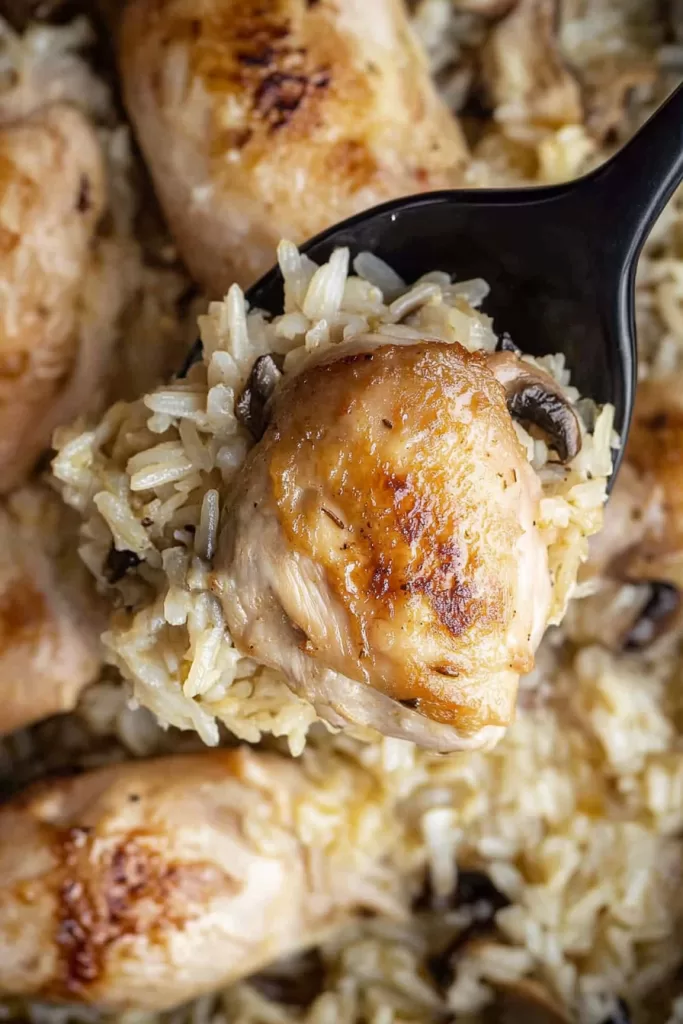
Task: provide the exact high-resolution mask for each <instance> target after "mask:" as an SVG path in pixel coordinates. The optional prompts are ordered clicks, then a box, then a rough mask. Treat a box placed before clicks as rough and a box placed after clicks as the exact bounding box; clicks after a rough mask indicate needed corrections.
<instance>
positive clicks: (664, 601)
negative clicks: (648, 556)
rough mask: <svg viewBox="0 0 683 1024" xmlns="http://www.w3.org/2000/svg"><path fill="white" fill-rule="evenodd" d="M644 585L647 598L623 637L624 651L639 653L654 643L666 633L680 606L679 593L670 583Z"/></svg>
mask: <svg viewBox="0 0 683 1024" xmlns="http://www.w3.org/2000/svg"><path fill="white" fill-rule="evenodd" d="M644 585H645V586H646V587H647V588H648V590H649V597H648V598H647V600H646V602H645V604H644V605H643V607H642V608H641V610H640V614H639V615H638V617H637V619H636V620H635V622H634V623H633V624H632V626H631V628H630V629H629V630H628V632H627V633H626V635H625V636H624V639H623V649H624V650H625V651H641V650H643V648H645V647H649V646H650V644H652V643H654V641H655V640H657V639H658V638H659V637H660V636H662V635H663V633H665V632H666V629H667V627H668V626H669V624H670V623H671V620H672V618H673V617H674V615H675V614H676V612H677V611H678V609H679V608H680V605H681V595H680V591H679V590H678V587H675V586H674V585H673V584H672V583H665V582H664V581H662V580H652V581H650V582H648V583H647V584H644Z"/></svg>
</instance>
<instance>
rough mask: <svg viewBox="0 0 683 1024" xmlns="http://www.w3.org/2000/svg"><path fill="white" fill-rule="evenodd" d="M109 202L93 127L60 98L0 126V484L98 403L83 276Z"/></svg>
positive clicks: (13, 481)
mask: <svg viewBox="0 0 683 1024" xmlns="http://www.w3.org/2000/svg"><path fill="white" fill-rule="evenodd" d="M105 202H106V182H105V171H104V165H103V160H102V154H101V150H100V146H99V143H98V140H97V136H96V134H95V131H94V130H93V128H92V127H91V126H90V124H89V123H88V121H86V119H85V118H84V117H83V116H82V115H81V114H79V113H78V112H77V111H76V110H73V109H71V108H70V107H68V106H66V105H61V104H60V105H55V106H53V107H51V108H47V109H45V110H43V111H40V112H38V113H36V114H34V115H33V116H32V117H30V118H27V119H25V120H24V121H20V122H11V123H9V124H7V125H5V126H3V127H1V128H0V491H2V492H6V491H8V490H10V489H11V488H12V487H14V486H16V485H17V483H19V482H21V480H22V478H23V477H24V476H25V475H26V474H27V473H28V471H29V470H30V469H31V468H32V466H33V463H34V461H35V459H36V458H37V456H38V455H39V454H40V452H41V451H42V450H43V449H44V448H46V447H49V443H50V438H51V435H52V431H53V430H54V428H55V427H56V426H57V425H58V424H60V423H63V422H65V421H67V420H69V419H70V418H72V417H74V416H75V415H76V414H77V413H79V412H81V411H82V410H83V409H84V408H86V407H87V406H88V403H89V402H92V397H93V392H94V391H95V389H96V386H97V383H98V378H99V377H100V376H101V373H102V368H103V367H105V366H106V362H107V358H108V353H109V343H108V340H107V333H106V331H103V333H102V334H101V335H100V334H98V336H97V337H94V338H92V339H90V341H91V344H89V345H88V344H86V343H85V341H84V337H83V335H82V333H81V331H80V317H81V315H82V311H83V307H84V304H85V302H86V298H85V294H84V293H85V290H86V289H85V285H84V279H85V277H86V271H87V269H88V267H89V265H90V262H91V260H92V259H93V255H92V251H91V250H92V245H93V242H94V237H95V233H96V229H97V224H98V221H99V219H100V216H101V215H102V212H103V210H104V207H105Z"/></svg>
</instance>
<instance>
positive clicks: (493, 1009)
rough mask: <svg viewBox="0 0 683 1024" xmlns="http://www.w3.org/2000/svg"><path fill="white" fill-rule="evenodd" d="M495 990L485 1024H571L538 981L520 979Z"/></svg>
mask: <svg viewBox="0 0 683 1024" xmlns="http://www.w3.org/2000/svg"><path fill="white" fill-rule="evenodd" d="M495 987H496V997H495V999H494V1001H493V1003H492V1004H491V1005H490V1006H489V1007H488V1008H487V1009H486V1010H485V1012H484V1021H485V1022H486V1024H522V1022H523V1024H570V1019H571V1018H570V1017H569V1014H568V1013H567V1011H566V1010H565V1009H564V1007H563V1006H561V1005H560V1003H558V1001H557V1000H556V999H555V998H554V996H552V995H551V994H550V993H549V992H548V990H547V989H546V988H545V986H544V985H542V984H541V983H540V982H539V981H534V980H532V979H531V978H520V979H519V980H518V981H513V982H508V983H507V984H506V983H503V982H497V983H496V986H495Z"/></svg>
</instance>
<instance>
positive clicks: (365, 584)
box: [212, 335, 578, 751]
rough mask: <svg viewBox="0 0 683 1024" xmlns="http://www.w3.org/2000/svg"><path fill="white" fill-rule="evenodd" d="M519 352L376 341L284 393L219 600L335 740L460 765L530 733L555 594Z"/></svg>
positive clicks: (234, 515) (221, 563)
mask: <svg viewBox="0 0 683 1024" xmlns="http://www.w3.org/2000/svg"><path fill="white" fill-rule="evenodd" d="M508 355H509V354H508V353H502V354H500V353H499V354H497V355H495V356H491V357H489V360H490V362H489V363H487V359H486V358H485V357H483V356H482V355H481V353H474V354H472V353H468V352H467V351H466V350H465V349H464V348H462V347H461V346H459V345H457V344H451V345H448V344H440V343H438V342H430V341H428V340H426V341H423V342H421V343H414V344H411V345H391V344H387V343H386V339H385V338H384V337H382V336H381V335H367V336H360V337H358V338H354V339H353V340H352V341H350V342H347V343H345V344H343V345H342V347H341V350H339V349H337V351H335V350H334V349H333V350H332V352H331V353H330V351H329V350H328V351H327V352H326V353H324V354H323V356H322V358H321V359H320V360H319V361H318V362H317V363H316V362H314V363H312V364H311V365H309V366H308V367H307V368H306V369H304V370H302V371H300V372H299V373H298V374H295V375H292V377H291V378H289V379H287V378H285V381H286V383H285V384H284V385H283V386H281V388H280V389H279V390H278V391H276V392H275V394H274V396H273V399H272V406H271V414H272V419H271V422H270V424H269V426H268V429H267V430H266V433H265V435H264V437H263V439H262V441H261V442H260V444H259V445H257V446H256V447H255V448H254V449H253V450H252V452H251V454H250V456H249V457H248V460H247V462H246V464H245V467H244V469H243V471H242V474H241V477H240V480H239V483H238V484H237V485H236V486H235V487H234V489H233V491H232V493H231V495H230V499H229V502H228V506H227V513H226V519H225V522H224V524H223V527H222V533H221V538H220V541H219V545H218V553H217V556H216V559H215V562H214V572H213V581H212V589H213V590H214V592H215V593H216V594H217V596H218V597H219V598H220V600H221V603H222V607H223V613H224V615H225V619H226V622H227V625H228V629H229V631H230V634H231V636H232V637H233V638H234V641H235V644H236V646H237V647H238V648H239V649H241V651H242V652H243V653H244V654H245V655H247V656H249V657H253V658H256V659H258V660H259V661H261V662H263V663H264V664H266V665H269V666H271V667H274V668H278V669H280V670H281V671H282V672H283V673H284V674H285V676H286V677H287V678H288V680H289V683H290V686H291V687H292V689H293V690H294V692H295V693H296V694H297V695H298V696H300V697H303V698H305V699H306V700H308V701H310V702H311V703H312V704H313V705H314V707H315V709H316V711H317V712H318V714H319V715H320V716H321V717H322V718H325V719H326V720H327V721H328V722H330V723H331V724H332V725H334V726H338V727H339V726H346V725H349V724H352V725H356V726H358V725H360V726H364V727H370V728H372V729H376V730H377V731H379V732H382V733H384V734H385V735H387V736H395V737H399V738H401V739H407V740H412V741H414V742H416V743H418V744H420V745H422V746H424V747H428V748H431V749H434V750H441V751H451V750H462V749H477V748H490V747H492V746H493V745H494V744H495V743H496V742H497V741H498V739H500V737H501V735H502V734H503V732H504V731H505V728H506V727H507V726H508V725H509V723H510V721H511V719H512V717H513V714H514V708H515V698H516V695H517V684H518V680H519V676H520V674H522V673H523V672H528V671H530V669H531V668H532V667H533V663H534V653H535V651H536V649H537V647H538V645H539V643H540V641H541V638H542V636H543V633H544V631H545V628H546V625H547V622H548V618H549V608H550V603H551V586H550V575H549V570H548V555H547V550H546V545H545V543H544V541H543V539H542V537H541V533H540V530H538V529H537V527H536V521H537V519H538V518H539V504H540V500H541V486H540V482H539V479H538V477H537V476H536V474H535V473H534V471H533V469H532V468H531V466H530V465H529V463H528V461H527V457H526V453H525V451H524V449H523V447H522V445H521V444H520V441H519V439H518V436H517V434H516V433H515V430H514V426H513V421H512V418H511V416H510V414H509V412H508V408H507V406H506V395H505V391H504V389H503V387H501V386H500V384H499V383H498V381H497V379H496V376H495V374H496V372H498V373H499V374H500V375H504V374H505V372H506V371H507V374H508V378H509V379H512V378H513V377H514V378H515V379H517V374H518V373H519V372H520V371H519V365H520V364H519V363H518V361H517V360H516V359H514V357H513V358H512V367H513V368H512V369H510V368H509V365H508V363H506V362H505V359H506V358H507V356H508ZM546 382H549V378H546ZM539 386H540V387H542V386H543V383H542V378H539ZM566 419H567V424H568V426H572V427H574V428H575V430H576V431H577V432H578V425H577V424H576V420H575V418H573V413H571V412H570V411H566Z"/></svg>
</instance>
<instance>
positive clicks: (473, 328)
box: [53, 242, 615, 754]
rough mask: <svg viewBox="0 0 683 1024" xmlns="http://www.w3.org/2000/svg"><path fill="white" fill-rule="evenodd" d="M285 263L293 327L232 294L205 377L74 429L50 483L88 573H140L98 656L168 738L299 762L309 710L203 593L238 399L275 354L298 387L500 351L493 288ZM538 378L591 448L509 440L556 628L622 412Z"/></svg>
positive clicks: (237, 430)
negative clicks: (351, 353)
mask: <svg viewBox="0 0 683 1024" xmlns="http://www.w3.org/2000/svg"><path fill="white" fill-rule="evenodd" d="M278 258H279V263H280V267H281V270H282V274H283V278H284V285H285V295H284V304H285V308H284V312H283V314H282V315H280V316H276V317H275V318H274V319H272V320H271V319H270V318H269V317H267V316H266V315H264V314H263V313H262V312H260V311H259V310H248V309H247V305H246V302H245V298H244V295H243V293H242V291H241V290H240V288H238V287H237V286H236V285H235V286H233V287H232V288H231V289H230V291H229V292H228V295H227V296H226V298H225V301H223V302H214V303H212V304H211V305H210V307H209V310H208V313H207V315H206V316H204V317H201V318H200V330H201V337H202V343H203V353H204V357H203V361H202V362H201V363H200V364H197V365H195V366H194V367H192V368H191V370H190V371H189V373H188V375H187V377H186V378H184V379H180V380H177V381H175V382H174V383H172V384H170V385H168V386H161V387H159V388H157V390H156V391H154V392H152V393H150V394H148V395H146V396H145V397H144V398H143V399H141V400H139V401H138V402H134V403H130V404H123V403H121V404H119V405H116V406H114V407H113V408H112V409H111V410H110V411H109V412H108V413H107V414H106V416H105V417H104V419H103V420H102V422H101V423H100V424H99V425H98V426H97V427H95V428H94V429H90V430H85V431H81V430H79V428H78V427H68V428H62V429H61V430H60V431H58V433H57V435H56V437H55V447H56V448H57V451H58V454H57V456H56V458H55V460H54V462H53V472H54V475H55V477H56V478H57V480H59V481H60V483H61V484H62V493H63V496H64V498H65V500H66V501H67V502H68V503H69V504H70V505H72V506H73V507H74V508H76V509H78V511H79V512H80V513H81V514H82V515H83V517H84V521H85V524H84V527H83V530H82V543H81V548H80V551H81V556H82V558H83V559H84V561H85V562H86V564H87V565H88V566H89V567H90V569H91V570H92V571H93V573H94V574H95V575H96V577H97V579H98V580H99V581H100V583H101V585H102V586H103V587H106V586H107V579H106V576H107V571H106V565H107V557H108V555H109V552H110V550H111V548H112V544H113V545H115V548H116V550H117V551H127V552H131V553H132V554H133V555H134V556H135V559H136V560H137V562H138V563H139V564H136V565H135V566H134V567H133V568H132V569H130V570H129V571H128V572H127V573H126V574H125V575H123V576H122V579H121V580H120V581H118V582H116V583H114V584H113V586H114V588H115V590H116V591H117V593H116V594H115V598H117V599H118V603H119V605H120V606H121V607H120V608H119V610H118V611H117V612H116V614H115V616H114V617H113V619H112V623H111V626H110V628H109V630H108V632H107V633H106V635H105V638H104V641H105V645H106V648H107V652H108V656H109V658H110V659H111V661H112V663H113V664H114V665H116V666H117V667H118V668H119V669H120V670H121V673H122V675H123V677H124V679H126V680H128V681H129V682H130V683H131V684H132V693H133V698H134V699H135V700H136V701H137V702H138V703H140V704H141V705H143V706H144V707H147V708H149V709H150V710H152V711H153V712H154V713H155V715H156V716H157V717H158V718H159V720H160V722H161V723H162V724H165V725H174V726H176V727H177V728H180V729H195V730H196V731H197V732H198V733H199V734H200V736H201V737H202V738H203V739H204V740H205V742H207V743H210V744H215V743H217V742H218V738H219V733H218V727H217V724H216V721H215V720H216V719H217V720H218V721H220V722H222V723H223V724H224V725H226V726H227V728H228V729H229V730H230V731H231V732H232V733H233V734H234V735H236V736H237V737H239V738H240V739H244V740H247V741H249V742H256V741H258V740H259V739H260V737H261V734H262V733H272V734H273V735H275V736H286V737H287V739H288V740H289V745H290V749H291V751H292V753H293V754H298V753H300V751H301V750H302V748H303V745H304V743H305V737H306V733H307V731H308V728H309V727H310V725H311V724H312V722H313V721H315V719H316V715H315V712H314V709H313V707H312V706H311V705H310V704H308V702H306V701H304V700H302V699H300V698H299V697H296V696H295V695H294V694H292V693H291V692H290V691H289V689H288V687H287V685H286V682H285V680H284V679H283V678H282V677H281V676H280V675H278V673H276V672H274V671H272V670H270V669H264V668H263V667H259V666H258V665H256V664H255V663H254V662H253V661H252V660H251V659H249V658H245V657H242V656H241V655H240V654H239V652H237V651H236V650H235V648H234V646H233V643H232V641H231V638H230V635H229V633H228V631H227V628H226V626H225V623H224V621H223V616H222V612H221V607H220V602H219V601H218V599H217V598H216V597H215V596H214V595H212V594H211V592H210V587H209V581H210V577H211V573H212V571H213V565H212V556H213V553H214V551H215V548H216V540H217V535H218V530H219V520H220V516H221V513H222V509H223V506H224V503H225V499H226V494H227V493H229V488H230V484H231V480H232V478H233V476H234V474H235V472H236V471H238V470H239V467H240V464H241V463H242V461H243V459H244V457H245V455H246V453H247V450H248V447H249V445H250V439H249V434H248V432H247V431H246V430H245V429H244V428H243V427H241V426H240V424H239V422H238V419H237V418H236V415H235V403H236V399H237V397H238V395H239V394H240V392H241V390H242V389H243V387H244V386H245V384H246V382H247V380H248V378H249V374H250V372H251V369H252V367H253V365H254V362H255V360H256V359H257V358H258V357H259V356H261V355H264V354H267V353H271V352H276V353H278V354H279V355H282V356H284V373H285V375H287V373H291V372H296V367H297V365H298V364H299V363H300V362H301V360H302V358H304V357H306V355H307V354H308V353H310V352H311V351H313V350H316V351H317V350H321V349H323V348H324V347H326V346H330V347H333V346H334V345H335V344H338V343H339V342H340V341H341V340H347V339H349V338H352V337H354V336H355V335H359V334H362V333H365V332H367V331H374V332H375V333H376V334H377V336H379V337H381V338H386V341H387V342H398V343H401V344H410V343H412V342H414V341H415V340H419V339H421V338H423V337H431V338H437V339H440V340H442V341H446V342H449V343H454V342H459V343H460V344H461V345H463V346H464V347H465V348H467V349H468V350H470V351H475V350H484V351H493V350H494V349H495V347H496V343H497V339H496V336H495V334H494V333H493V329H492V325H491V322H490V320H489V318H487V317H486V316H485V315H484V314H483V313H480V312H479V311H478V310H477V309H476V308H475V306H478V305H480V304H481V302H482V301H483V300H484V298H485V296H486V293H487V291H488V287H487V285H486V283H485V282H484V281H481V280H473V281H463V282H455V283H453V282H451V279H450V278H449V276H448V275H447V274H443V273H440V272H438V271H434V272H432V273H429V274H426V275H425V276H424V277H423V278H421V279H420V280H419V281H417V282H415V283H414V284H413V285H411V286H408V285H406V283H405V282H403V281H402V280H401V279H400V278H398V277H397V275H396V274H395V273H394V271H392V270H391V269H390V268H389V267H387V265H386V264H384V263H383V262H382V261H381V260H379V259H378V258H377V257H376V256H373V255H372V254H370V253H361V254H360V255H359V256H358V257H357V258H356V259H355V260H354V266H353V270H354V271H355V273H352V274H349V252H348V250H346V249H339V250H337V251H336V252H335V253H333V255H332V256H331V258H330V260H329V262H328V263H326V264H324V265H322V266H320V267H318V266H317V265H316V264H314V263H313V262H312V261H311V260H309V259H308V257H306V256H302V255H301V254H300V253H299V251H298V250H297V248H296V246H294V245H293V244H291V243H289V242H282V243H281V244H280V246H279V250H278ZM527 358H528V357H527ZM530 361H531V362H533V360H530ZM537 363H538V365H540V366H542V367H543V368H544V369H545V370H547V371H548V372H550V373H551V374H552V375H553V376H554V378H555V379H556V380H557V381H558V382H559V384H560V385H561V386H562V387H563V390H564V393H565V395H566V397H567V398H568V400H569V401H571V402H572V403H573V406H574V408H575V409H576V410H577V413H578V416H579V420H580V423H581V429H582V438H583V441H582V446H581V451H580V452H579V454H578V455H577V456H576V458H575V459H574V460H573V461H572V462H571V463H569V464H568V465H566V466H563V465H562V464H561V463H559V462H558V461H556V460H555V459H553V458H552V457H551V455H550V453H549V451H548V448H547V446H546V443H545V442H544V441H543V440H540V439H533V438H532V437H531V436H530V435H529V434H528V433H527V432H526V431H525V430H524V429H523V428H522V427H521V426H519V425H518V424H515V426H516V429H517V431H518V434H519V437H520V438H521V440H522V442H523V443H524V445H525V447H526V450H527V456H528V458H529V461H530V462H531V464H532V465H533V466H534V468H535V469H536V471H537V472H538V474H539V477H540V479H541V481H542V485H543V494H544V497H543V499H542V501H541V506H540V510H539V520H538V526H539V529H540V532H541V536H542V539H543V540H544V541H545V543H546V544H547V546H548V557H549V566H550V572H551V578H552V580H553V598H552V604H551V610H550V622H551V623H558V622H560V620H561V618H562V615H563V613H564V610H565V607H566V604H567V600H568V598H569V596H570V594H571V592H572V590H573V587H574V583H575V580H576V575H577V571H578V567H579V564H580V561H581V559H582V558H583V557H585V554H586V550H587V537H588V536H589V535H590V534H592V533H595V532H596V530H598V529H599V527H600V524H601V520H602V508H603V505H604V500H605V490H606V479H607V477H608V475H609V473H610V471H611V457H610V446H611V444H613V443H614V441H615V439H614V437H613V431H612V414H613V410H612V408H611V407H609V406H606V407H605V408H604V409H602V410H596V409H595V406H594V404H593V403H591V402H587V401H583V400H581V398H580V396H579V395H578V392H576V390H575V389H574V388H572V387H571V385H570V383H569V372H568V370H567V369H566V368H565V366H564V359H563V357H562V356H561V355H556V356H548V357H543V358H542V359H540V360H538V361H537ZM109 589H111V588H109Z"/></svg>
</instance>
